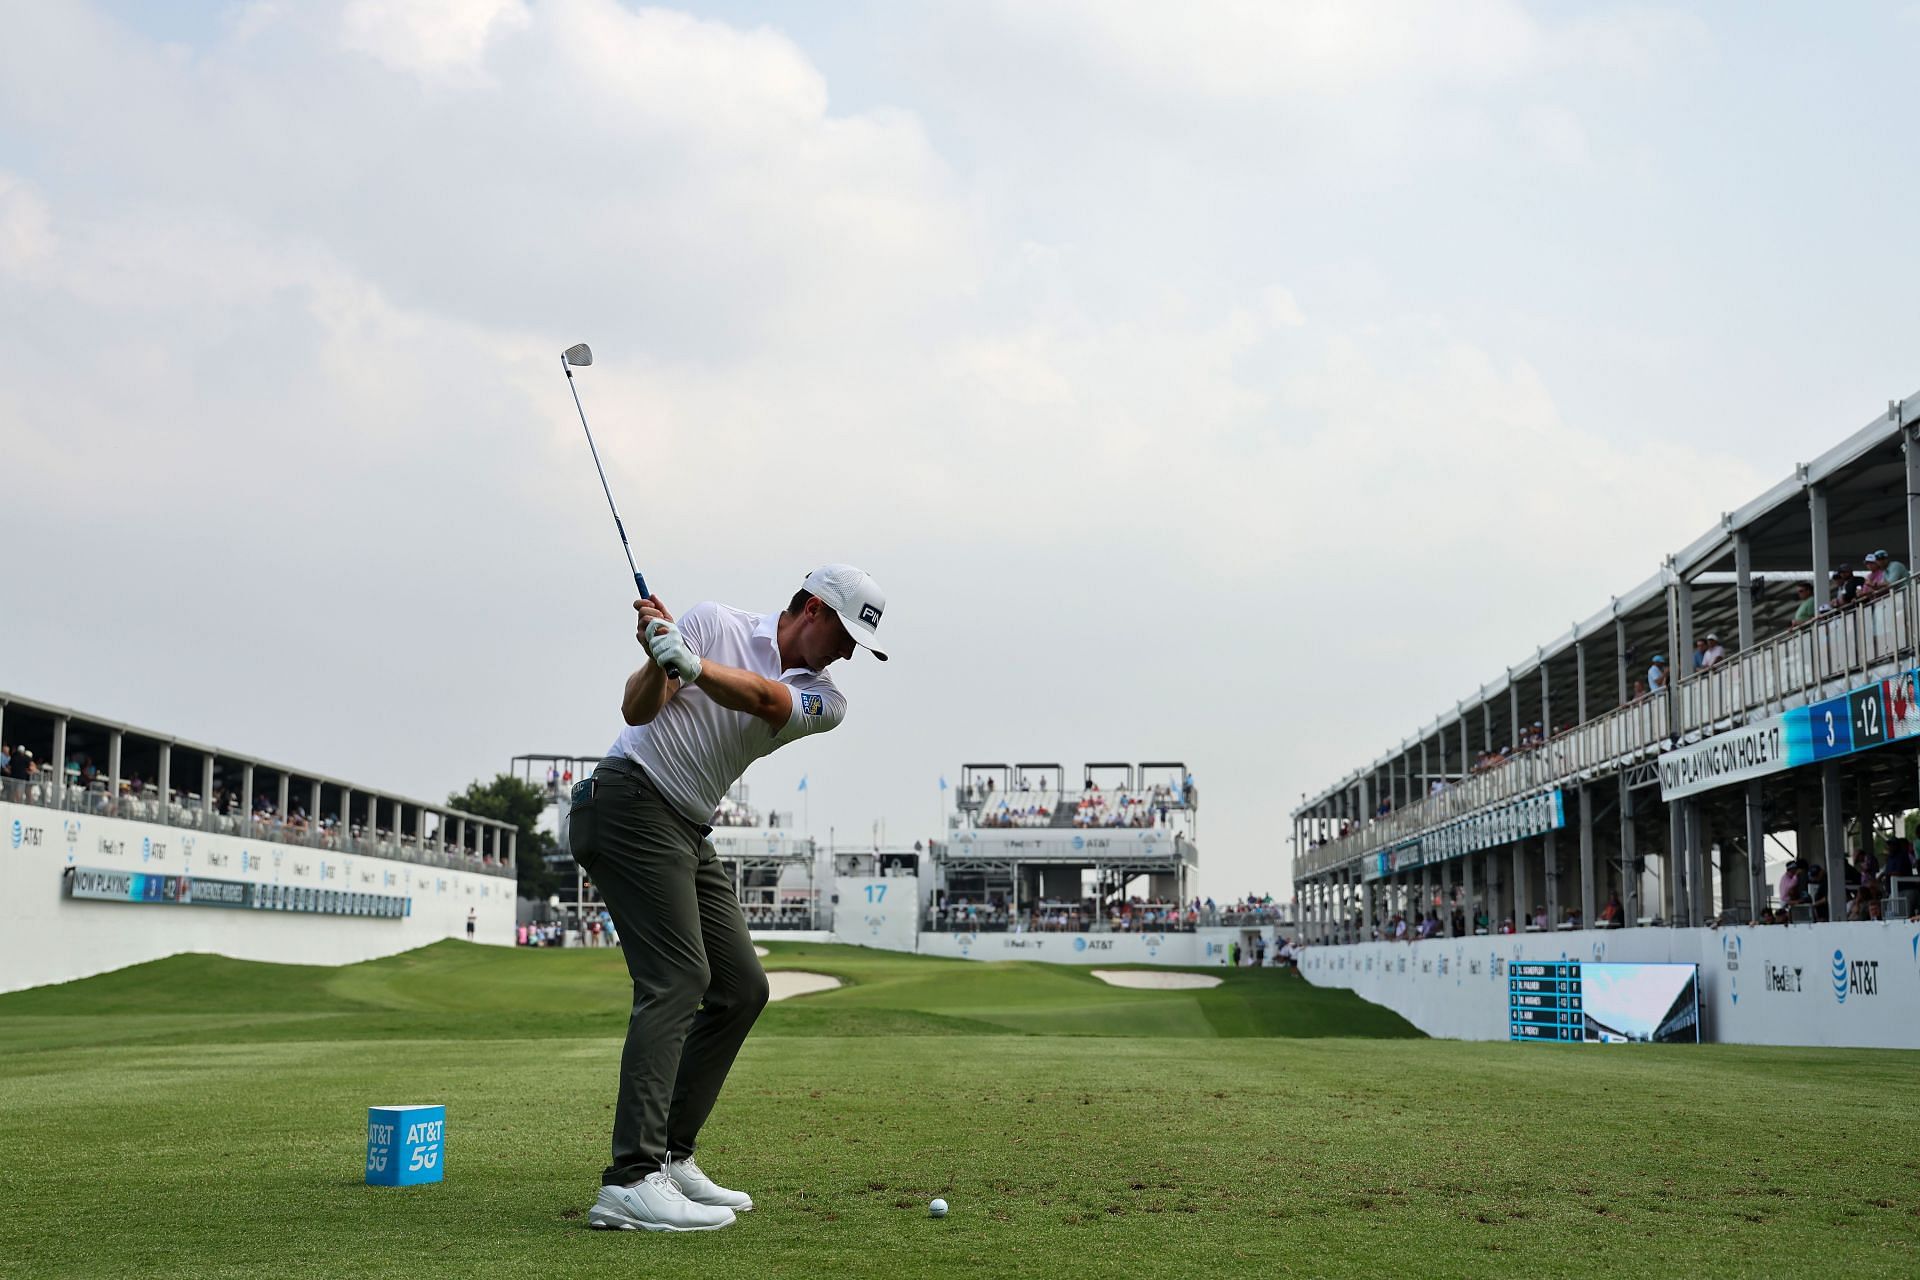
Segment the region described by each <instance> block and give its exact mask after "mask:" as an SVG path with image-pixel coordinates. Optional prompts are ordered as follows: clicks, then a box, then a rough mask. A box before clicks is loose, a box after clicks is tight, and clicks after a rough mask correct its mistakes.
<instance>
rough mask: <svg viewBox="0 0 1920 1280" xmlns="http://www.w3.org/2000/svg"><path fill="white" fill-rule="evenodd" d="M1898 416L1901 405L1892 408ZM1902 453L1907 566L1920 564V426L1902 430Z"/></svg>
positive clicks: (1915, 425) (1914, 425) (1907, 426)
mask: <svg viewBox="0 0 1920 1280" xmlns="http://www.w3.org/2000/svg"><path fill="white" fill-rule="evenodd" d="M1891 408H1892V409H1893V412H1894V413H1895V414H1896V415H1897V414H1898V413H1899V412H1900V408H1901V407H1900V405H1898V404H1895V405H1893V406H1891ZM1900 452H1901V453H1902V454H1903V455H1904V456H1905V458H1906V463H1907V565H1908V567H1909V568H1911V567H1912V566H1913V565H1915V564H1920V424H1906V425H1903V426H1902V427H1901V429H1900Z"/></svg>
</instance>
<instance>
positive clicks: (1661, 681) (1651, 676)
mask: <svg viewBox="0 0 1920 1280" xmlns="http://www.w3.org/2000/svg"><path fill="white" fill-rule="evenodd" d="M1666 687H1667V657H1666V655H1665V654H1663V653H1656V654H1654V655H1653V665H1652V666H1650V667H1648V668H1647V688H1648V690H1649V691H1651V692H1653V693H1659V692H1660V691H1661V690H1662V689H1664V688H1666Z"/></svg>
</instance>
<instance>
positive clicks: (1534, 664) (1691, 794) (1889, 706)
mask: <svg viewBox="0 0 1920 1280" xmlns="http://www.w3.org/2000/svg"><path fill="white" fill-rule="evenodd" d="M1917 423H1920V396H1915V397H1910V398H1908V399H1907V400H1905V401H1895V402H1892V403H1890V404H1889V406H1888V409H1887V412H1886V413H1884V414H1882V415H1880V416H1879V417H1877V418H1876V419H1875V420H1874V421H1872V422H1870V423H1868V424H1867V425H1866V426H1865V427H1863V428H1861V429H1860V430H1859V431H1857V432H1855V433H1854V434H1853V435H1851V436H1850V437H1848V438H1847V439H1845V440H1844V441H1842V442H1841V443H1839V444H1838V445H1836V446H1834V447H1833V448H1831V449H1829V450H1828V451H1826V452H1825V453H1823V454H1821V455H1820V456H1819V457H1818V458H1816V459H1814V460H1813V461H1812V462H1809V463H1807V464H1805V465H1803V466H1801V467H1799V468H1798V469H1797V470H1796V471H1795V473H1794V474H1793V475H1791V476H1789V477H1787V478H1786V479H1785V480H1783V481H1781V482H1780V483H1779V484H1777V485H1775V486H1773V487H1772V488H1771V489H1769V490H1767V491H1766V492H1765V493H1762V494H1760V495H1759V496H1757V497H1756V498H1754V499H1753V500H1752V501H1751V502H1748V503H1747V504H1746V505H1744V506H1743V507H1741V508H1740V509H1739V510H1737V511H1734V512H1730V513H1727V514H1725V515H1723V516H1722V517H1721V519H1720V520H1719V522H1718V523H1717V524H1716V525H1714V527H1713V528H1711V529H1709V530H1708V531H1707V532H1706V533H1704V534H1703V535H1701V536H1700V537H1699V538H1697V539H1695V540H1694V541H1693V542H1692V543H1690V544H1688V545H1687V546H1685V547H1682V548H1680V549H1679V550H1677V551H1675V552H1674V553H1673V554H1671V555H1669V556H1667V557H1666V558H1665V559H1664V561H1663V562H1662V563H1661V565H1660V566H1659V568H1658V570H1657V572H1655V573H1654V574H1653V575H1652V576H1651V577H1649V578H1648V579H1646V581H1644V582H1642V583H1640V584H1639V585H1638V586H1636V587H1634V588H1632V589H1631V590H1628V591H1626V592H1625V593H1623V594H1622V595H1619V596H1617V597H1614V598H1613V599H1612V600H1611V601H1610V603H1609V604H1607V605H1606V606H1605V607H1603V608H1601V609H1600V610H1599V611H1598V612H1596V613H1595V614H1594V615H1593V616H1592V617H1590V618H1588V619H1587V620H1586V621H1584V622H1581V623H1579V624H1578V625H1576V626H1574V627H1573V628H1572V629H1570V630H1568V631H1566V632H1563V633H1562V634H1560V635H1558V636H1556V637H1554V638H1553V639H1551V640H1549V641H1547V642H1546V643H1544V644H1541V645H1539V646H1538V647H1537V648H1535V649H1533V650H1532V652H1531V653H1529V654H1527V655H1526V656H1524V657H1522V658H1521V659H1520V660H1519V661H1517V662H1516V663H1515V664H1514V665H1512V666H1510V667H1508V668H1507V669H1506V670H1505V671H1504V672H1503V673H1500V674H1498V675H1496V676H1495V678H1494V679H1493V680H1492V681H1491V682H1489V683H1488V684H1486V685H1484V686H1482V687H1481V688H1480V689H1478V690H1476V691H1475V692H1474V693H1473V694H1472V695H1471V696H1469V697H1467V698H1465V699H1462V700H1460V701H1459V702H1457V703H1455V704H1454V705H1453V706H1452V707H1451V708H1449V709H1447V710H1446V711H1445V712H1443V713H1442V714H1440V715H1439V716H1437V717H1436V718H1434V719H1433V720H1431V721H1429V722H1428V723H1427V724H1426V725H1424V726H1422V727H1420V728H1418V729H1416V730H1415V731H1414V732H1412V733H1411V734H1409V735H1408V736H1407V737H1405V738H1404V739H1402V740H1401V741H1400V742H1399V743H1398V744H1397V745H1396V746H1395V747H1393V748H1392V749H1391V750H1390V751H1388V752H1386V753H1385V754H1383V755H1381V756H1379V757H1378V758H1376V759H1374V760H1372V761H1370V762H1368V763H1366V764H1364V765H1362V766H1360V767H1358V768H1355V769H1353V770H1351V771H1349V772H1347V773H1346V774H1345V775H1344V776H1342V777H1340V778H1338V779H1336V780H1334V781H1332V782H1330V783H1329V784H1327V785H1326V786H1324V787H1322V788H1321V789H1320V790H1318V791H1316V792H1314V793H1312V794H1311V795H1307V796H1303V797H1302V803H1301V804H1300V805H1299V807H1298V808H1297V809H1295V810H1294V812H1293V815H1292V816H1293V824H1294V832H1293V847H1294V885H1295V892H1296V896H1297V902H1298V906H1299V910H1300V913H1301V915H1302V918H1303V921H1304V929H1305V933H1306V936H1307V938H1308V940H1310V941H1317V942H1323V943H1351V942H1360V941H1364V940H1368V939H1373V938H1379V937H1385V936H1389V933H1390V932H1397V929H1398V926H1397V923H1396V921H1395V917H1396V916H1404V915H1407V914H1410V913H1419V914H1420V915H1425V914H1426V913H1433V914H1434V915H1435V916H1436V918H1437V920H1438V925H1439V929H1438V932H1439V933H1440V935H1441V936H1459V935H1461V934H1467V935H1472V934H1476V933H1487V932H1494V933H1499V932H1507V931H1510V930H1511V931H1514V932H1517V933H1521V934H1525V933H1528V932H1535V931H1560V930H1565V931H1572V930H1575V929H1595V928H1603V927H1604V928H1608V929H1613V928H1625V929H1633V928H1635V927H1636V926H1679V927H1686V926H1716V927H1725V926H1735V925H1749V924H1772V923H1776V922H1777V923H1786V922H1788V921H1793V922H1796V923H1811V922H1814V921H1826V922H1845V921H1849V920H1852V921H1859V922H1865V921H1872V920H1880V919H1886V918H1900V919H1904V918H1906V917H1907V916H1908V915H1909V914H1911V913H1912V912H1913V910H1914V905H1915V890H1916V888H1920V882H1916V881H1915V880H1914V879H1913V863H1912V861H1911V851H1910V845H1909V844H1908V840H1907V837H1908V836H1909V834H1910V833H1909V832H1908V831H1907V830H1906V828H1905V826H1904V824H1903V815H1906V814H1908V813H1909V812H1910V811H1912V810H1914V809H1915V808H1916V807H1920V709H1916V699H1915V689H1916V682H1917V680H1920V673H1916V671H1915V667H1916V665H1920V591H1916V589H1915V587H1914V584H1913V581H1912V579H1911V578H1910V577H1909V576H1908V572H1907V566H1909V565H1912V564H1914V562H1915V558H1916V555H1920V430H1917V428H1916V424H1917ZM1803 602H1804V603H1803ZM1696 655H1697V657H1696ZM1770 849H1771V852H1769V850H1770ZM1829 949H1830V950H1831V949H1832V948H1831V945H1829ZM1836 954H1837V953H1836ZM1732 967H1733V962H1732V961H1731V960H1730V961H1729V964H1728V968H1729V970H1731V969H1732ZM1842 995H1843V996H1844V991H1843V992H1842Z"/></svg>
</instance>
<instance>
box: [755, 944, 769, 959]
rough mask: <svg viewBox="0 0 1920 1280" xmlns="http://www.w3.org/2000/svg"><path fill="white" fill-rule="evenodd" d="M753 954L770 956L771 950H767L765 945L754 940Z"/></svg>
mask: <svg viewBox="0 0 1920 1280" xmlns="http://www.w3.org/2000/svg"><path fill="white" fill-rule="evenodd" d="M753 954H755V955H757V956H770V955H772V954H773V952H771V951H769V950H767V949H766V948H765V947H763V946H761V945H760V944H759V943H757V942H756V943H754V944H753Z"/></svg>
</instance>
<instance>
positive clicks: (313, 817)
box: [307, 778, 322, 830]
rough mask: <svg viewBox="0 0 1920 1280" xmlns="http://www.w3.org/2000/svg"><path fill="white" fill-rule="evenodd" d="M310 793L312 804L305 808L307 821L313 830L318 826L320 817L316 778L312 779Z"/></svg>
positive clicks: (318, 790)
mask: <svg viewBox="0 0 1920 1280" xmlns="http://www.w3.org/2000/svg"><path fill="white" fill-rule="evenodd" d="M312 794H313V806H312V807H311V808H309V809H308V810H307V823H308V825H309V826H311V827H313V828H314V829H315V830H318V829H319V826H320V818H321V816H322V815H321V813H320V782H319V779H317V778H316V779H315V780H314V783H313V793H312Z"/></svg>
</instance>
